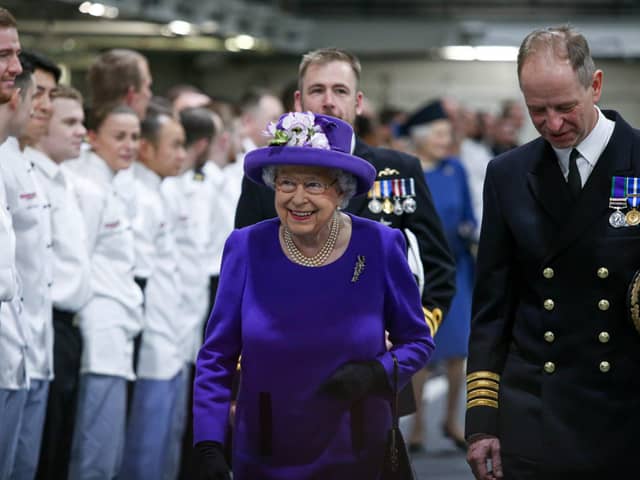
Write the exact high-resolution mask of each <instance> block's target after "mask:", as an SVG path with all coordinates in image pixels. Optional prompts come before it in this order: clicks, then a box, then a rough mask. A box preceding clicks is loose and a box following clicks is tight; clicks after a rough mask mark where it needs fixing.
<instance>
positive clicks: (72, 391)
mask: <svg viewBox="0 0 640 480" xmlns="http://www.w3.org/2000/svg"><path fill="white" fill-rule="evenodd" d="M51 105H52V110H53V113H52V116H51V120H50V122H49V130H48V133H47V134H46V135H45V136H43V137H42V138H41V139H40V140H39V141H38V142H37V143H36V144H35V145H34V146H33V148H29V149H26V150H25V156H26V157H27V159H28V160H29V161H30V162H31V163H32V164H33V165H34V166H35V173H36V178H37V180H38V182H39V183H40V185H41V186H42V188H43V190H44V192H45V195H46V197H47V199H48V200H49V204H50V206H51V208H50V211H51V238H52V240H53V248H52V250H53V286H52V288H51V297H52V301H53V329H54V344H53V365H54V368H53V370H54V379H53V380H52V381H51V383H50V385H49V397H48V399H47V414H46V418H45V426H44V433H43V439H42V446H41V452H40V463H39V468H38V480H43V479H46V478H49V479H51V480H57V479H58V478H66V477H67V472H68V464H69V456H70V452H71V438H72V435H73V425H74V421H75V414H76V404H77V393H78V382H79V375H80V359H81V354H82V335H81V333H80V329H79V327H78V325H77V318H76V314H77V313H78V312H79V311H80V310H81V309H82V307H83V306H84V305H85V304H86V303H87V301H88V300H89V297H90V295H91V282H90V279H91V264H90V259H89V248H88V244H87V232H86V226H85V223H84V218H83V216H82V211H81V210H80V206H79V205H78V201H77V198H76V192H75V186H74V183H73V175H71V174H70V173H69V172H68V171H67V169H66V168H65V166H64V165H63V164H64V162H65V161H66V160H69V159H75V158H78V156H79V155H80V147H81V145H82V141H83V138H84V135H85V134H86V129H85V127H84V124H83V123H84V112H83V108H82V95H81V94H80V92H78V91H77V90H76V89H74V88H72V87H69V86H66V85H59V86H58V87H57V88H56V90H54V91H53V92H52V94H51Z"/></svg>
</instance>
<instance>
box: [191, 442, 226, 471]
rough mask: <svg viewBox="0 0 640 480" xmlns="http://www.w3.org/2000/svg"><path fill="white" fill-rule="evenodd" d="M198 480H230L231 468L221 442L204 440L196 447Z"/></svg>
mask: <svg viewBox="0 0 640 480" xmlns="http://www.w3.org/2000/svg"><path fill="white" fill-rule="evenodd" d="M194 448H195V450H196V454H195V461H196V468H195V470H196V473H197V477H196V478H197V479H198V480H230V478H231V477H230V476H229V466H228V465H227V462H226V461H225V459H224V451H223V449H222V444H221V443H220V442H214V441H211V440H204V441H202V442H198V443H196V445H195V447H194Z"/></svg>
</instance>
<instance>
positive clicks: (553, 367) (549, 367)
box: [544, 362, 556, 373]
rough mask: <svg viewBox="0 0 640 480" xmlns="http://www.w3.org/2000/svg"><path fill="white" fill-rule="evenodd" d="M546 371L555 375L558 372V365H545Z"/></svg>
mask: <svg viewBox="0 0 640 480" xmlns="http://www.w3.org/2000/svg"><path fill="white" fill-rule="evenodd" d="M544 371H545V372H547V373H553V372H555V371H556V365H555V363H553V362H545V363H544Z"/></svg>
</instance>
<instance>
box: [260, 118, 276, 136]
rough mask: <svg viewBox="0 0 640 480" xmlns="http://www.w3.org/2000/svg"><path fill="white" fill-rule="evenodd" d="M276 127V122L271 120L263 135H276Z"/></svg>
mask: <svg viewBox="0 0 640 480" xmlns="http://www.w3.org/2000/svg"><path fill="white" fill-rule="evenodd" d="M276 127H277V124H276V122H269V125H267V128H266V129H265V130H264V131H263V132H262V135H264V136H265V137H272V138H273V137H275V136H276Z"/></svg>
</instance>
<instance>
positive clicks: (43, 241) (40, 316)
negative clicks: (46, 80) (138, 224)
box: [0, 137, 53, 380]
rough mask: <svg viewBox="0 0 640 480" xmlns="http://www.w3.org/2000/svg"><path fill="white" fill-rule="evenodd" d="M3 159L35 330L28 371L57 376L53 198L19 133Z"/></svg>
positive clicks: (29, 321) (25, 305) (0, 167)
mask: <svg viewBox="0 0 640 480" xmlns="http://www.w3.org/2000/svg"><path fill="white" fill-rule="evenodd" d="M0 158H2V161H1V162H0V171H1V173H0V175H1V176H2V179H3V181H4V186H5V189H6V195H7V206H8V209H9V212H10V213H11V218H12V221H13V229H14V232H15V235H16V269H17V271H18V276H19V278H20V283H21V286H22V295H21V297H22V298H21V300H22V310H21V312H20V322H24V324H25V325H26V326H28V329H29V338H28V343H27V345H28V349H27V375H28V376H29V378H33V379H37V380H50V379H52V378H53V321H52V318H51V317H52V305H51V286H52V282H53V279H52V271H53V256H52V253H51V247H52V244H51V215H50V208H49V202H48V200H47V198H46V197H45V195H44V192H43V190H42V188H41V187H40V185H39V184H38V181H37V180H36V178H35V173H34V167H33V165H32V164H31V162H29V161H28V160H27V159H26V157H25V156H24V154H23V153H22V152H21V151H20V146H19V144H18V140H17V139H16V138H14V137H9V138H8V139H7V140H6V141H5V143H4V144H2V146H0ZM3 313H4V310H3Z"/></svg>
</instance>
